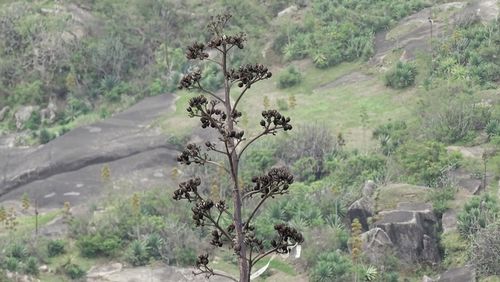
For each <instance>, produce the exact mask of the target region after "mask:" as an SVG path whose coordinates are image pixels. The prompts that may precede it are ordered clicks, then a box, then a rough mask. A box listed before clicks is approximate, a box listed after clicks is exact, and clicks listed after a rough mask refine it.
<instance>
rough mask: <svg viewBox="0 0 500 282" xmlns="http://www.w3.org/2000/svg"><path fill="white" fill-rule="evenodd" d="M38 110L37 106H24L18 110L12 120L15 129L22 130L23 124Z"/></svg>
mask: <svg viewBox="0 0 500 282" xmlns="http://www.w3.org/2000/svg"><path fill="white" fill-rule="evenodd" d="M37 110H38V106H24V107H21V108H19V109H18V110H17V111H16V113H15V114H14V118H15V119H16V128H17V129H22V128H23V127H24V124H25V123H26V122H27V121H28V120H29V118H30V117H31V114H33V112H34V111H37Z"/></svg>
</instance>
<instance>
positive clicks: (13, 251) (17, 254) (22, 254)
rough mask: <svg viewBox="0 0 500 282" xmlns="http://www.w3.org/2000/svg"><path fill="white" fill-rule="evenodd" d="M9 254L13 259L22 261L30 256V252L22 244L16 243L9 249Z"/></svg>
mask: <svg viewBox="0 0 500 282" xmlns="http://www.w3.org/2000/svg"><path fill="white" fill-rule="evenodd" d="M8 254H9V255H10V256H11V257H13V258H16V259H19V260H22V259H24V258H26V257H27V256H28V250H27V249H26V247H25V246H24V245H22V244H20V243H14V244H13V245H12V246H10V248H9V249H8Z"/></svg>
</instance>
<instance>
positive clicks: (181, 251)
mask: <svg viewBox="0 0 500 282" xmlns="http://www.w3.org/2000/svg"><path fill="white" fill-rule="evenodd" d="M196 258H197V255H196V250H195V249H193V248H191V247H187V246H186V247H177V248H175V249H174V261H175V263H176V264H177V265H180V266H186V265H193V264H194V263H195V262H196Z"/></svg>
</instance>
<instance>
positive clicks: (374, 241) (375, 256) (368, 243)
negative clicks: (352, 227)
mask: <svg viewBox="0 0 500 282" xmlns="http://www.w3.org/2000/svg"><path fill="white" fill-rule="evenodd" d="M361 239H362V240H363V253H364V255H365V256H366V258H368V260H369V261H370V263H371V264H374V265H382V262H383V261H385V259H386V257H387V256H388V255H389V254H392V253H393V247H394V245H393V244H392V241H391V238H389V235H387V233H385V231H384V230H383V229H382V228H378V227H376V228H373V229H371V230H369V231H367V232H365V233H363V234H361Z"/></svg>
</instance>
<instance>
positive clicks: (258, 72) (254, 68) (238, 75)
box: [226, 64, 273, 88]
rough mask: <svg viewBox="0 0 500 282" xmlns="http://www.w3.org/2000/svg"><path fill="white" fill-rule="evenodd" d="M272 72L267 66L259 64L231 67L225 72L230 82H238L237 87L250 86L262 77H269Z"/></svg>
mask: <svg viewBox="0 0 500 282" xmlns="http://www.w3.org/2000/svg"><path fill="white" fill-rule="evenodd" d="M272 75H273V74H272V73H271V72H270V71H269V70H268V69H267V67H265V66H263V65H261V64H255V65H245V66H241V67H240V68H239V69H238V70H234V69H231V70H230V71H229V72H228V73H227V74H226V76H227V79H229V80H230V81H232V82H238V87H243V86H246V87H247V88H250V86H251V85H252V84H253V83H255V82H257V81H259V80H263V79H267V78H270V77H271V76H272Z"/></svg>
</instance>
